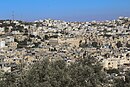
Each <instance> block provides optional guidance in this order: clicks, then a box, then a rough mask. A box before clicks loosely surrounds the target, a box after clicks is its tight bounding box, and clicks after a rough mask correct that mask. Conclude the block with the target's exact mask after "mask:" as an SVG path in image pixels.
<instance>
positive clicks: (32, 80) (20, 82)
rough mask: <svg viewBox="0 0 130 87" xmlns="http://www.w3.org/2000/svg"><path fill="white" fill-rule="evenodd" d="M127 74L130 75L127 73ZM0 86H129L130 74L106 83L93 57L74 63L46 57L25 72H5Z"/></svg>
mask: <svg viewBox="0 0 130 87" xmlns="http://www.w3.org/2000/svg"><path fill="white" fill-rule="evenodd" d="M127 75H130V74H129V73H128V74H127ZM3 77H4V78H3V80H1V82H0V87H129V86H130V85H129V83H130V76H127V78H126V81H124V80H123V79H119V78H118V79H115V83H114V84H113V83H111V85H112V86H110V83H109V84H108V78H107V77H106V73H105V72H104V71H103V69H102V66H101V65H100V64H99V63H98V62H97V61H96V59H95V58H93V57H91V56H88V57H87V58H83V59H80V60H78V61H76V62H75V63H70V64H68V63H66V62H65V61H64V60H58V61H53V62H50V61H49V60H48V59H44V60H43V61H40V62H36V63H35V64H34V65H33V66H32V67H31V68H30V69H29V70H28V71H27V72H26V73H25V72H22V73H21V74H20V75H18V76H17V75H15V74H13V73H5V74H4V75H3Z"/></svg>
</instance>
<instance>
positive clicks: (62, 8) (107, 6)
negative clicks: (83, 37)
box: [0, 0, 130, 22]
mask: <svg viewBox="0 0 130 87" xmlns="http://www.w3.org/2000/svg"><path fill="white" fill-rule="evenodd" d="M129 4H130V0H1V1H0V20H5V19H13V17H14V19H15V20H22V21H30V22H32V21H35V20H39V19H48V18H51V19H56V20H64V21H72V22H74V21H79V22H85V21H93V20H96V21H105V20H114V19H117V18H118V17H119V16H125V17H130V5H129Z"/></svg>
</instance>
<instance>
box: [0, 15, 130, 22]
mask: <svg viewBox="0 0 130 87" xmlns="http://www.w3.org/2000/svg"><path fill="white" fill-rule="evenodd" d="M119 17H128V16H118V17H116V18H113V19H102V20H96V19H95V20H89V21H88V20H86V21H67V20H61V19H53V18H43V19H36V20H32V21H29V20H28V21H26V20H21V19H14V20H17V21H24V22H35V21H39V20H46V19H51V20H61V21H65V22H92V21H107V20H108V21H112V20H117V19H118V18H119ZM128 18H130V17H128ZM0 20H13V19H0Z"/></svg>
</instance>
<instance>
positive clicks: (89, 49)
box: [0, 17, 130, 72]
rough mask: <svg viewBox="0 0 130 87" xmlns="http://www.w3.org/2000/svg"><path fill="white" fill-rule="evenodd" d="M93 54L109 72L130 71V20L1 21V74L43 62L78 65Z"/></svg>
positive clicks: (126, 18) (125, 18)
mask: <svg viewBox="0 0 130 87" xmlns="http://www.w3.org/2000/svg"><path fill="white" fill-rule="evenodd" d="M85 54H88V55H89V54H91V55H92V56H93V57H95V58H96V59H97V60H98V61H99V62H100V63H101V64H102V65H103V67H104V68H105V69H120V68H122V69H123V70H128V69H130V18H128V17H119V18H118V19H117V20H112V21H92V22H65V21H60V20H52V19H46V20H38V21H35V22H23V21H16V20H13V21H12V20H1V21H0V70H1V71H3V72H16V70H17V69H18V68H23V69H28V66H29V65H31V64H33V63H35V62H36V61H39V60H42V58H49V60H50V61H55V60H65V61H66V62H67V63H70V62H75V61H76V60H78V59H81V58H83V57H85Z"/></svg>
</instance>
